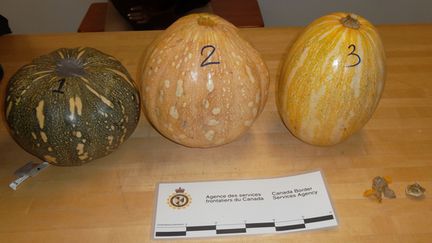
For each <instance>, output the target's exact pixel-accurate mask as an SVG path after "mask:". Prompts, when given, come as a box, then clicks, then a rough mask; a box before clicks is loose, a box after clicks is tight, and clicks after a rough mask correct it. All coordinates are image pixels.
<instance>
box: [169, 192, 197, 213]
mask: <svg viewBox="0 0 432 243" xmlns="http://www.w3.org/2000/svg"><path fill="white" fill-rule="evenodd" d="M167 203H168V205H169V206H170V207H171V208H174V209H184V208H187V207H188V206H189V205H190V204H191V203H192V197H191V196H190V195H189V194H187V193H186V192H185V189H184V188H181V187H179V188H177V189H175V193H172V194H171V195H169V196H168V199H167Z"/></svg>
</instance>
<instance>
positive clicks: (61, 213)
mask: <svg viewBox="0 0 432 243" xmlns="http://www.w3.org/2000/svg"><path fill="white" fill-rule="evenodd" d="M378 30H379V32H380V34H381V36H382V39H383V43H384V47H385V50H386V55H387V80H386V87H385V89H384V93H383V98H382V100H381V102H380V104H379V106H378V109H377V111H376V112H375V114H374V116H373V117H372V119H371V120H370V121H369V122H368V123H367V125H366V126H365V127H364V128H363V129H362V130H360V131H359V132H358V133H356V134H354V135H353V136H352V137H351V138H349V139H348V140H347V141H345V142H343V143H341V144H338V145H336V146H332V147H315V146H311V145H307V144H305V143H303V142H300V141H299V140H297V139H296V138H294V137H293V136H292V135H291V134H290V133H289V132H288V130H287V129H286V128H285V127H284V125H283V123H282V121H281V119H280V118H279V116H278V114H277V110H276V105H275V96H274V92H273V91H274V81H275V80H276V76H277V71H278V66H279V61H280V59H281V57H282V54H283V53H284V51H285V50H286V48H287V47H289V46H290V45H291V43H292V41H293V39H294V38H295V36H296V35H297V34H298V33H299V31H300V29H298V28H278V29H246V30H241V35H242V36H243V37H245V38H246V39H248V40H249V41H250V42H251V43H252V44H253V45H254V46H255V47H256V48H257V49H258V51H259V52H260V53H261V54H262V56H263V58H264V60H265V62H266V63H267V65H268V66H269V70H270V75H271V89H270V95H269V99H268V102H267V105H266V107H265V108H264V111H263V113H262V114H261V116H260V117H259V118H258V120H257V121H256V122H255V123H254V125H253V126H252V127H251V129H250V130H249V131H248V132H247V133H246V134H245V135H244V136H243V137H242V138H240V139H238V140H236V141H235V142H233V143H231V144H228V145H224V146H220V147H217V148H212V149H191V148H186V147H183V146H181V145H178V144H175V143H173V142H171V141H169V140H167V139H166V138H164V137H162V136H161V135H160V134H159V133H157V132H156V131H155V130H154V129H153V128H152V127H151V126H150V125H149V123H148V122H147V121H146V119H145V118H144V117H143V116H142V118H141V120H140V124H139V125H138V128H137V130H136V131H135V133H134V134H133V135H132V137H131V138H130V139H129V140H128V141H127V142H126V143H125V144H123V145H122V146H121V147H120V148H119V149H118V150H117V151H115V152H114V153H113V154H111V155H110V156H108V157H105V158H102V159H99V160H96V161H93V162H91V163H89V164H86V165H83V166H80V167H73V168H63V167H54V166H51V167H49V168H48V169H47V170H45V171H44V172H43V173H41V174H39V175H38V176H37V177H34V178H31V179H30V180H29V181H27V182H25V183H24V184H23V185H22V186H21V187H20V188H19V189H18V190H17V191H15V192H14V191H12V190H10V189H9V188H8V186H7V185H8V184H9V183H10V181H11V180H12V179H13V172H14V171H15V169H17V168H18V167H20V166H21V165H23V164H24V163H25V162H26V161H28V160H36V158H35V157H32V156H31V155H29V154H27V153H26V152H24V150H22V149H21V148H20V147H19V146H18V145H16V144H15V143H14V142H13V140H12V138H10V136H9V135H8V134H7V130H6V128H5V126H4V123H3V124H2V126H1V128H0V155H1V159H0V161H1V162H0V185H1V186H0V242H29V241H31V242H151V241H152V240H151V234H152V232H151V230H152V222H153V216H154V215H153V214H154V196H155V192H154V189H155V186H156V184H157V183H158V182H163V181H198V180H220V179H242V178H265V177H275V176H286V175H290V174H294V173H298V172H302V171H305V170H314V169H321V170H322V171H323V172H324V174H325V177H326V180H327V183H328V189H329V192H330V195H331V197H332V200H333V204H334V207H335V210H336V213H337V215H338V218H339V221H340V225H339V227H337V228H334V229H329V230H320V231H313V232H302V233H292V234H281V235H265V236H262V237H261V236H247V237H224V238H220V239H209V240H206V242H262V241H263V240H264V241H268V242H270V241H271V242H317V241H320V242H430V239H431V237H432V228H431V227H430V225H432V199H431V196H430V191H432V25H404V26H379V27H378ZM158 33H159V32H111V33H85V34H82V33H79V34H62V35H33V36H25V35H24V36H20V35H12V36H2V37H0V63H1V64H2V65H3V67H4V70H5V77H4V79H3V81H2V83H1V91H2V93H1V94H2V96H1V97H0V98H1V99H2V100H3V97H4V94H3V93H4V90H5V85H6V81H7V80H8V79H9V78H10V77H11V75H12V74H13V73H14V72H15V71H16V70H18V68H19V67H20V66H22V65H24V64H26V63H28V62H30V60H31V59H32V58H33V57H36V56H39V55H41V54H45V53H48V52H50V51H52V50H54V49H56V48H60V47H76V46H90V47H94V48H97V49H100V50H101V51H103V52H106V53H108V54H111V55H113V56H115V57H117V58H118V59H119V60H120V61H121V62H122V63H123V65H125V67H126V68H127V69H128V70H129V72H130V73H131V75H132V76H133V77H135V75H136V71H137V68H138V66H139V60H140V54H141V53H140V52H141V50H144V48H145V47H146V46H147V45H148V44H149V42H150V41H151V40H152V39H153V38H154V37H155V36H156V35H157V34H158ZM1 111H2V114H3V111H4V110H3V107H2V110H1ZM376 175H382V176H390V177H392V179H393V183H392V184H391V185H390V186H391V187H392V188H393V189H394V190H395V192H396V195H397V198H396V199H394V200H390V199H387V200H383V202H382V203H381V204H379V203H377V202H375V201H372V200H369V199H367V198H363V196H362V193H363V191H364V190H365V189H367V188H369V187H370V186H371V180H372V178H373V177H374V176H376ZM414 181H418V182H419V183H420V184H421V185H423V186H424V187H425V188H426V189H427V190H428V191H426V193H427V195H426V198H425V199H424V200H421V201H415V200H411V199H409V198H407V197H406V196H405V193H404V190H405V187H406V185H407V184H409V183H413V182H414ZM30 239H31V240H30ZM202 241H203V240H202V239H199V240H190V241H188V242H202ZM170 242H171V241H170Z"/></svg>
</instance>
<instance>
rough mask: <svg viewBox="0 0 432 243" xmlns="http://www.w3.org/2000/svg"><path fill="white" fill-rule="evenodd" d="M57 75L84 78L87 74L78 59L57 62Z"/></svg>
mask: <svg viewBox="0 0 432 243" xmlns="http://www.w3.org/2000/svg"><path fill="white" fill-rule="evenodd" d="M56 73H57V75H59V76H61V77H73V76H82V75H84V74H85V71H84V67H83V65H82V64H81V63H80V62H79V61H78V60H76V59H72V58H68V59H61V60H59V61H58V62H57V65H56Z"/></svg>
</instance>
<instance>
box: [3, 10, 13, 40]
mask: <svg viewBox="0 0 432 243" xmlns="http://www.w3.org/2000/svg"><path fill="white" fill-rule="evenodd" d="M9 33H12V31H11V29H10V28H9V24H8V20H7V18H5V17H3V16H1V15H0V36H1V35H4V34H9Z"/></svg>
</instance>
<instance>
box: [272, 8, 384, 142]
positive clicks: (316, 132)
mask: <svg viewBox="0 0 432 243" xmlns="http://www.w3.org/2000/svg"><path fill="white" fill-rule="evenodd" d="M384 79H385V55H384V49H383V45H382V42H381V39H380V37H379V35H378V33H377V30H376V29H375V28H374V26H373V25H372V24H371V23H370V22H368V21H367V20H366V19H364V18H362V17H360V16H358V15H355V14H348V13H333V14H329V15H326V16H323V17H321V18H318V19H316V20H315V21H314V22H312V23H311V24H310V25H309V26H307V27H306V29H305V30H304V31H303V33H302V34H301V35H300V36H299V37H298V38H297V40H296V41H295V42H294V44H293V45H292V46H291V48H290V49H289V52H288V53H287V56H285V58H284V60H283V63H282V66H281V73H280V79H279V83H278V85H277V95H276V96H277V105H278V110H279V113H280V116H281V117H282V120H283V122H284V123H285V125H286V126H287V128H288V129H289V130H290V131H291V133H292V134H293V135H294V136H296V137H297V138H299V139H300V140H302V141H304V142H306V143H310V144H313V145H333V144H337V143H339V142H341V141H343V140H345V139H347V138H348V137H349V136H350V135H352V134H353V133H355V132H356V131H358V130H359V129H361V128H362V127H363V126H364V125H365V124H366V123H367V121H368V120H369V119H370V118H371V116H372V114H373V112H374V111H375V109H376V107H377V105H378V102H379V100H380V97H381V93H382V91H383V87H384Z"/></svg>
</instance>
